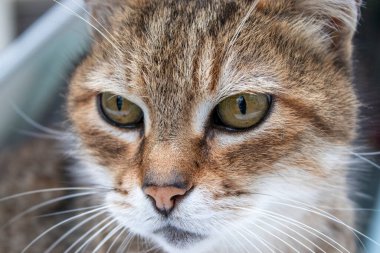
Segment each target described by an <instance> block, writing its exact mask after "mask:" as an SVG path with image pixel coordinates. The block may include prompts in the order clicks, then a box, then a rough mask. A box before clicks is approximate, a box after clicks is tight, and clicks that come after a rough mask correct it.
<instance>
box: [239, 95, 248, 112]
mask: <svg viewBox="0 0 380 253" xmlns="http://www.w3.org/2000/svg"><path fill="white" fill-rule="evenodd" d="M237 103H238V106H239V109H240V112H241V114H244V115H245V114H246V113H247V102H246V101H245V98H244V96H240V97H238V99H237Z"/></svg>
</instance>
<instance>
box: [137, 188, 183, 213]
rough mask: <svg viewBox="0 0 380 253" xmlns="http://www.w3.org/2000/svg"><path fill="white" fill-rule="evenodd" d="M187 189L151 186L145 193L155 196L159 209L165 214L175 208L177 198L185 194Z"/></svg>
mask: <svg viewBox="0 0 380 253" xmlns="http://www.w3.org/2000/svg"><path fill="white" fill-rule="evenodd" d="M187 191H188V190H186V189H181V188H177V187H174V186H165V187H160V186H149V187H146V188H145V189H144V193H145V194H146V195H148V196H150V197H152V198H153V200H154V202H155V205H156V207H157V209H158V210H159V211H160V212H163V213H165V214H168V213H169V212H170V211H171V210H172V209H173V208H174V205H175V201H176V199H178V198H179V197H181V196H184V195H185V194H186V192H187Z"/></svg>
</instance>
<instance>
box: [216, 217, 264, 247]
mask: <svg viewBox="0 0 380 253" xmlns="http://www.w3.org/2000/svg"><path fill="white" fill-rule="evenodd" d="M215 222H216V223H218V224H220V225H221V226H223V227H224V225H223V223H221V222H218V221H215ZM227 225H231V224H230V223H228V224H227ZM224 232H226V233H228V234H229V235H230V240H231V239H233V238H235V234H233V233H231V232H230V230H229V229H225V230H224ZM240 236H241V234H240ZM231 241H232V240H231ZM236 243H237V244H239V245H240V248H242V249H243V250H244V251H247V252H248V253H250V251H249V249H247V248H246V247H245V245H244V244H242V243H241V241H240V240H236ZM254 247H255V248H256V249H257V250H259V249H258V248H257V247H256V246H254ZM239 251H240V250H239Z"/></svg>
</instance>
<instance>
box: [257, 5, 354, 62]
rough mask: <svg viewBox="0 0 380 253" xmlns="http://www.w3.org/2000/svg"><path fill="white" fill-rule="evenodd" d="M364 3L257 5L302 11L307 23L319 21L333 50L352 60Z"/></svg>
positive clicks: (265, 7)
mask: <svg viewBox="0 0 380 253" xmlns="http://www.w3.org/2000/svg"><path fill="white" fill-rule="evenodd" d="M360 6H361V0H258V6H257V7H258V8H259V9H277V11H280V12H281V11H290V12H291V13H298V14H299V15H302V16H304V17H305V20H307V21H308V22H307V23H309V24H314V25H315V24H318V25H319V27H321V29H320V32H321V35H326V37H327V38H328V40H327V42H326V43H329V44H330V49H332V50H334V52H335V53H338V54H339V55H340V56H342V57H343V58H344V60H349V59H350V58H351V51H352V37H353V35H354V33H355V30H356V26H357V22H358V19H359V14H360ZM307 23H305V26H307ZM305 28H306V29H307V27H305Z"/></svg>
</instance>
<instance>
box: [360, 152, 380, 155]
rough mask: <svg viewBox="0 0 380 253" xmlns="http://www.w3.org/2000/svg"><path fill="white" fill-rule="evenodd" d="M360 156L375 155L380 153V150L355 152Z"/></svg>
mask: <svg viewBox="0 0 380 253" xmlns="http://www.w3.org/2000/svg"><path fill="white" fill-rule="evenodd" d="M355 154H357V155H361V156H377V155H380V152H366V153H355Z"/></svg>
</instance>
